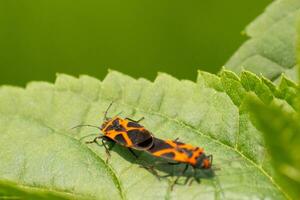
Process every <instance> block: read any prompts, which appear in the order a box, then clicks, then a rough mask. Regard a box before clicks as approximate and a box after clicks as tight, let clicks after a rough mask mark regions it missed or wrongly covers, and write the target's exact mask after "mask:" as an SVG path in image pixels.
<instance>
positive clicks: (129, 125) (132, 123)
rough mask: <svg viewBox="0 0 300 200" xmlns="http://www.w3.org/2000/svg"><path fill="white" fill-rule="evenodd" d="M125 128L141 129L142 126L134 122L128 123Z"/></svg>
mask: <svg viewBox="0 0 300 200" xmlns="http://www.w3.org/2000/svg"><path fill="white" fill-rule="evenodd" d="M127 127H134V128H141V127H142V126H141V125H140V124H138V123H135V122H128V124H127Z"/></svg>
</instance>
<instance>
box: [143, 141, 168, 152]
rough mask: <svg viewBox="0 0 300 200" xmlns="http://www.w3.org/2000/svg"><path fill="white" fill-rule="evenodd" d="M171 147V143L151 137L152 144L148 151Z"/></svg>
mask: <svg viewBox="0 0 300 200" xmlns="http://www.w3.org/2000/svg"><path fill="white" fill-rule="evenodd" d="M170 148H173V147H172V146H171V145H169V144H168V143H166V142H165V141H163V140H161V139H158V138H153V145H152V147H151V148H150V149H149V150H148V151H149V152H150V153H154V152H157V151H160V150H162V149H170Z"/></svg>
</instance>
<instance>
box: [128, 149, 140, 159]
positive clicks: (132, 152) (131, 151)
mask: <svg viewBox="0 0 300 200" xmlns="http://www.w3.org/2000/svg"><path fill="white" fill-rule="evenodd" d="M128 150H129V151H130V153H131V154H132V155H134V157H135V158H138V156H137V155H136V154H135V153H134V151H133V150H132V149H131V148H128Z"/></svg>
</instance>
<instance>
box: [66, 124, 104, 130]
mask: <svg viewBox="0 0 300 200" xmlns="http://www.w3.org/2000/svg"><path fill="white" fill-rule="evenodd" d="M83 126H88V127H93V128H97V129H99V130H100V131H101V128H100V127H98V126H94V125H90V124H80V125H77V126H74V127H72V128H71V129H75V128H80V127H83Z"/></svg>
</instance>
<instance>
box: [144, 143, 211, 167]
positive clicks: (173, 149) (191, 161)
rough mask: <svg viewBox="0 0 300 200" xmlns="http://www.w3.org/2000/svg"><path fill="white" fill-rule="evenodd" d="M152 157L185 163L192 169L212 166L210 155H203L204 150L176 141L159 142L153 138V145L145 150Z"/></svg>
mask: <svg viewBox="0 0 300 200" xmlns="http://www.w3.org/2000/svg"><path fill="white" fill-rule="evenodd" d="M147 152H148V153H150V154H151V155H153V156H156V157H160V158H165V159H168V160H172V161H176V162H178V163H185V164H187V165H191V166H192V167H193V168H200V169H210V168H211V165H212V159H213V156H212V155H208V156H207V155H205V153H204V149H203V148H200V147H194V146H192V145H190V144H185V143H182V142H179V141H178V139H176V140H161V139H158V138H153V145H152V146H151V148H149V149H147Z"/></svg>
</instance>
